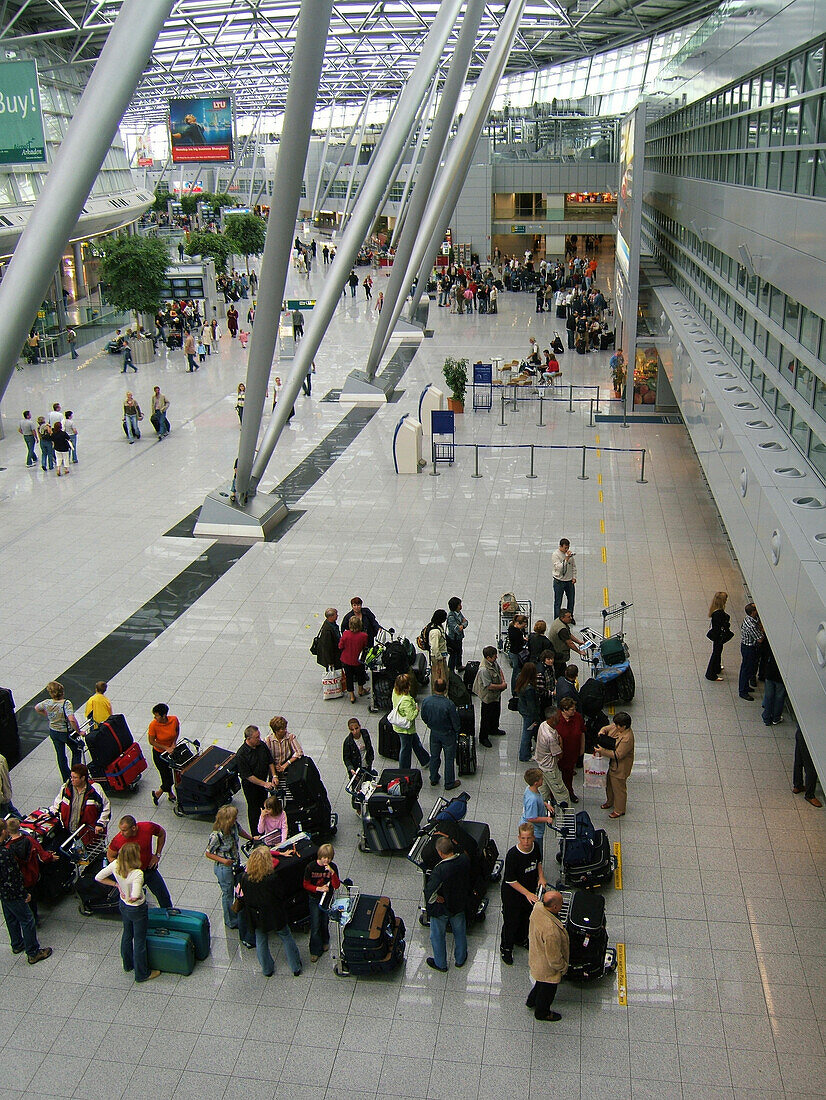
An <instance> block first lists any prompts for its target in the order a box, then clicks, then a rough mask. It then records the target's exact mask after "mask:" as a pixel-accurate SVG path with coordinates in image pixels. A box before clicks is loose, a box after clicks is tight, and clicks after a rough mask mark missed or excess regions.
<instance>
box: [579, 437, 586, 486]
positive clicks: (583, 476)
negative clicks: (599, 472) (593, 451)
mask: <svg viewBox="0 0 826 1100" xmlns="http://www.w3.org/2000/svg"><path fill="white" fill-rule="evenodd" d="M586 450H587V447H584V446H583V448H582V473H581V474H580V475H579V476H578V478H577V481H587V480H588V475H587V474H586V473H585V452H586Z"/></svg>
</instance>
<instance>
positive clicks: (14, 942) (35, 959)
mask: <svg viewBox="0 0 826 1100" xmlns="http://www.w3.org/2000/svg"><path fill="white" fill-rule="evenodd" d="M7 838H8V829H7V826H6V822H5V821H4V820H3V819H2V818H0V903H1V904H2V908H3V919H4V920H5V922H6V928H8V930H9V941H10V943H11V949H12V954H14V955H20V954H22V953H23V952H24V951H25V952H26V957H27V959H28V961H29V963H31V965H32V966H33V965H34V964H35V963H39V962H42V961H43V959H48V957H49V956H50V955H51V953H52V949H51V947H41V946H40V944H39V943H38V940H37V927H36V925H35V919H34V913H33V912H32V910H31V908H30V906H29V901H30V895H29V893H28V891H27V890H26V886H25V884H24V882H23V875H22V874H21V872H20V867H19V866H18V864H17V860H16V859H15V858H14V856H13V855H12V854H11V852H10V851H9V850H8V849H7V848H6V839H7Z"/></svg>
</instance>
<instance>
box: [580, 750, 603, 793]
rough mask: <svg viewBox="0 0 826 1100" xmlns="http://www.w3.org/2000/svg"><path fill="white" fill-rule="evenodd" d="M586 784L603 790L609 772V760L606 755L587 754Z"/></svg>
mask: <svg viewBox="0 0 826 1100" xmlns="http://www.w3.org/2000/svg"><path fill="white" fill-rule="evenodd" d="M584 770H585V786H586V787H590V788H592V789H596V790H601V789H603V788H604V787H605V777H606V775H607V774H608V761H607V760H606V758H605V757H604V756H594V755H592V754H591V753H586V754H585V759H584Z"/></svg>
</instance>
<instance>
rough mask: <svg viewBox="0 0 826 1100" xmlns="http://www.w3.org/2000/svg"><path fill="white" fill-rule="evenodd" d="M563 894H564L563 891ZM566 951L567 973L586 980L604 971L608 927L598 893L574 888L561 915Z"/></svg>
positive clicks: (603, 906) (572, 976)
mask: <svg viewBox="0 0 826 1100" xmlns="http://www.w3.org/2000/svg"><path fill="white" fill-rule="evenodd" d="M563 896H564V895H563ZM565 928H566V930H567V932H568V941H569V945H570V953H569V960H568V973H567V977H568V978H570V979H572V980H577V979H579V980H581V981H588V980H590V979H592V978H601V977H602V976H603V975H604V974H605V953H606V950H607V948H608V931H607V929H606V927H605V898H604V897H603V896H602V894H595V893H591V892H586V891H584V890H575V891H574V892H573V894H572V895H571V903H570V906H569V908H568V915H567V917H566V918H565Z"/></svg>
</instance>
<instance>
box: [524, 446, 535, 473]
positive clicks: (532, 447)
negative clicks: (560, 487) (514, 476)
mask: <svg viewBox="0 0 826 1100" xmlns="http://www.w3.org/2000/svg"><path fill="white" fill-rule="evenodd" d="M533 452H534V446H533V443H531V472H530V473H529V474H527V475H526V476H527V477H530V478H535V477H536V474H535V473H534V472H533Z"/></svg>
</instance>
